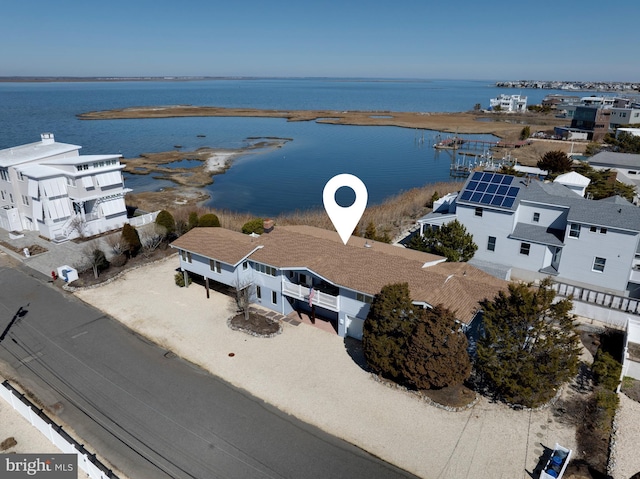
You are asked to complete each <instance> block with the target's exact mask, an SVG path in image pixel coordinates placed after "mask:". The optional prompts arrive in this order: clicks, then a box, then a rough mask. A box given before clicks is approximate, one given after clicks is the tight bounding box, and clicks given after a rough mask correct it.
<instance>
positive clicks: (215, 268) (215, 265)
mask: <svg viewBox="0 0 640 479" xmlns="http://www.w3.org/2000/svg"><path fill="white" fill-rule="evenodd" d="M209 268H211V271H215V272H216V273H218V274H220V273H222V267H221V266H220V261H216V260H215V259H210V260H209Z"/></svg>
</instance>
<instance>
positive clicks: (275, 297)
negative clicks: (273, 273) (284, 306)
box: [271, 291, 278, 304]
mask: <svg viewBox="0 0 640 479" xmlns="http://www.w3.org/2000/svg"><path fill="white" fill-rule="evenodd" d="M271 302H272V303H273V304H278V293H276V292H275V291H271Z"/></svg>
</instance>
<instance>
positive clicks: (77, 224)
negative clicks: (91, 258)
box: [69, 214, 87, 238]
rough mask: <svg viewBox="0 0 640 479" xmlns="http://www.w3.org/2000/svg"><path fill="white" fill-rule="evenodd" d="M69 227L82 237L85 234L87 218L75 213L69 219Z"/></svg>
mask: <svg viewBox="0 0 640 479" xmlns="http://www.w3.org/2000/svg"><path fill="white" fill-rule="evenodd" d="M69 227H70V228H71V231H75V232H76V233H78V236H79V237H80V238H84V237H85V236H86V234H87V220H86V219H85V218H83V217H82V216H81V215H79V214H76V216H75V217H74V218H73V219H72V220H71V223H69Z"/></svg>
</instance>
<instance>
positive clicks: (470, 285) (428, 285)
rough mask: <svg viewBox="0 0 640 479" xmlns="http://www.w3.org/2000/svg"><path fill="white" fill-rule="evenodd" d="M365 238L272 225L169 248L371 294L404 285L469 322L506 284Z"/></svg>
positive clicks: (201, 231) (210, 234)
mask: <svg viewBox="0 0 640 479" xmlns="http://www.w3.org/2000/svg"><path fill="white" fill-rule="evenodd" d="M364 244H365V240H364V239H363V238H357V237H351V239H349V243H348V244H347V245H344V244H342V242H341V241H340V239H339V237H338V234H337V233H335V232H331V231H326V230H320V229H318V228H313V227H309V226H305V227H299V226H296V227H288V226H287V227H282V226H281V227H276V228H275V229H274V230H273V231H272V232H270V233H268V234H264V235H262V236H260V237H259V238H251V237H250V236H247V235H243V234H242V233H237V232H234V231H229V230H225V229H222V228H195V229H193V230H191V231H189V232H188V233H187V234H185V235H183V236H181V237H180V238H178V239H177V240H176V241H174V242H173V243H172V246H174V247H176V248H180V249H185V250H188V251H191V252H192V253H197V254H201V255H203V256H206V257H208V258H212V259H217V260H219V261H222V262H225V263H228V264H234V265H235V264H238V263H239V262H240V261H241V260H242V259H243V258H245V257H247V255H249V254H250V259H251V260H253V261H258V262H260V263H264V264H267V265H270V266H274V267H277V268H282V269H298V268H308V269H309V270H311V271H313V272H314V273H316V274H318V275H320V276H322V277H324V278H325V279H326V280H328V281H330V282H331V283H334V284H336V285H340V286H343V287H345V288H349V289H352V290H356V291H360V292H362V293H366V294H370V295H375V294H377V293H379V292H380V290H381V289H382V287H383V286H385V285H387V284H390V283H399V282H407V283H409V289H410V291H411V297H412V299H413V300H414V301H423V302H425V303H428V304H431V305H436V304H439V303H442V304H443V305H444V306H446V307H447V308H449V309H451V310H454V311H457V314H456V316H457V317H458V319H459V320H460V321H463V322H469V321H470V320H471V319H472V318H473V316H474V314H475V311H476V310H477V308H478V301H480V300H482V299H484V298H485V297H488V298H492V297H493V296H494V295H495V294H496V293H497V291H498V290H499V289H503V288H506V284H507V283H506V282H505V281H502V280H499V279H497V278H494V277H493V276H490V275H488V274H486V273H484V272H482V271H480V270H478V269H476V268H474V267H472V266H470V265H468V264H466V263H438V264H435V265H433V266H429V267H426V268H424V267H423V266H424V265H425V264H426V263H428V264H433V263H434V262H435V261H441V260H442V258H441V257H440V256H435V255H431V254H427V253H421V252H418V251H413V250H407V249H404V248H400V247H397V246H392V245H387V244H383V243H374V244H373V245H372V246H371V247H364Z"/></svg>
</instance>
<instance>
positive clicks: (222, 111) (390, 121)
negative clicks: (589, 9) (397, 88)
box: [78, 105, 566, 141]
mask: <svg viewBox="0 0 640 479" xmlns="http://www.w3.org/2000/svg"><path fill="white" fill-rule="evenodd" d="M198 116H203V117H207V116H209V117H215V116H218V117H225V116H227V117H254V118H285V119H286V120H287V121H316V122H318V123H328V124H332V125H358V126H397V127H402V128H414V129H425V130H436V131H442V132H447V133H459V134H463V133H467V134H478V133H489V134H493V135H495V136H498V137H500V138H503V139H505V140H509V141H511V140H514V141H515V140H516V139H517V138H518V137H519V135H520V131H521V130H522V126H523V125H529V126H530V128H531V131H537V130H545V129H549V128H553V127H554V126H560V125H564V124H565V123H566V119H561V118H555V117H554V116H552V115H548V114H540V113H498V112H482V111H478V112H475V111H474V112H458V113H428V112H394V111H337V110H266V109H259V108H223V107H217V106H192V105H173V106H153V107H131V108H119V109H114V110H104V111H92V112H88V113H81V114H79V115H78V118H79V119H81V120H116V119H136V118H138V119H144V118H175V117H198Z"/></svg>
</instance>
